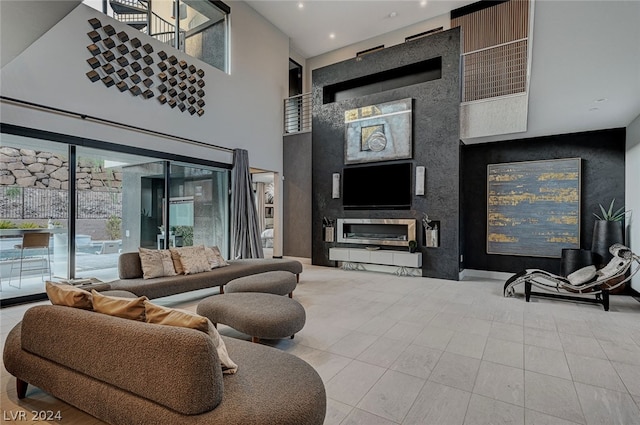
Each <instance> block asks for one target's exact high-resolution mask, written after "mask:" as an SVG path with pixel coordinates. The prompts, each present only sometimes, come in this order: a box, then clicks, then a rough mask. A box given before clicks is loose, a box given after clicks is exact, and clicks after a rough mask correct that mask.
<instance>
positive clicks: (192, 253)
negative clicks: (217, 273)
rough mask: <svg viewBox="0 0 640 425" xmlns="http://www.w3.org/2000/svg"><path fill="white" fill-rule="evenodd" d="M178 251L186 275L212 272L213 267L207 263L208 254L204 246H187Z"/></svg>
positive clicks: (177, 249)
mask: <svg viewBox="0 0 640 425" xmlns="http://www.w3.org/2000/svg"><path fill="white" fill-rule="evenodd" d="M176 251H177V252H178V255H179V256H180V263H181V264H182V268H183V270H184V274H196V273H202V272H206V271H207V270H211V265H210V264H209V262H208V261H207V254H206V253H205V251H204V245H198V246H185V247H182V248H176Z"/></svg>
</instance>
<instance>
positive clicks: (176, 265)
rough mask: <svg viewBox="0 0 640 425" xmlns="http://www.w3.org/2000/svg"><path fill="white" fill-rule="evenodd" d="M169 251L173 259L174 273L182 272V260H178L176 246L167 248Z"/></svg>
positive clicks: (178, 255)
mask: <svg viewBox="0 0 640 425" xmlns="http://www.w3.org/2000/svg"><path fill="white" fill-rule="evenodd" d="M169 252H170V253H171V261H173V268H174V269H175V271H176V274H184V268H183V267H182V262H181V261H180V254H179V253H178V248H169Z"/></svg>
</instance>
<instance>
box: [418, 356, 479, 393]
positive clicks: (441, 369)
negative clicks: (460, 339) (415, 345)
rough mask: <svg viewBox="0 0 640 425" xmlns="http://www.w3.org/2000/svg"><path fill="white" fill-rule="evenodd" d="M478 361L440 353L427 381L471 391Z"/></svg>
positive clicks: (476, 373)
mask: <svg viewBox="0 0 640 425" xmlns="http://www.w3.org/2000/svg"><path fill="white" fill-rule="evenodd" d="M479 368H480V360H478V359H474V358H471V357H465V356H460V355H458V354H454V353H447V352H444V353H442V356H440V360H438V364H436V367H435V368H434V369H433V371H432V372H431V376H429V380H430V381H433V382H437V383H439V384H443V385H448V386H450V387H454V388H459V389H461V390H464V391H471V390H473V385H474V384H475V381H476V376H477V375H478V369H479Z"/></svg>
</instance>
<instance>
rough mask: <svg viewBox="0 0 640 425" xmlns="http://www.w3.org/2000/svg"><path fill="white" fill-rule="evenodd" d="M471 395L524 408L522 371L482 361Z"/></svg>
mask: <svg viewBox="0 0 640 425" xmlns="http://www.w3.org/2000/svg"><path fill="white" fill-rule="evenodd" d="M473 393H474V394H480V395H483V396H486V397H490V398H493V399H496V400H500V401H504V402H506V403H511V404H515V405H518V406H524V370H522V369H518V368H514V367H510V366H504V365H500V364H497V363H491V362H486V361H483V362H481V363H480V369H479V370H478V377H477V378H476V383H475V386H474V387H473Z"/></svg>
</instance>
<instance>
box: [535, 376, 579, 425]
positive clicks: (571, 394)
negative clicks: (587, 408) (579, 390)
mask: <svg viewBox="0 0 640 425" xmlns="http://www.w3.org/2000/svg"><path fill="white" fill-rule="evenodd" d="M524 405H525V407H526V408H528V409H533V410H537V411H538V412H542V413H546V414H548V415H551V416H557V417H559V418H562V419H566V420H568V421H572V422H576V423H579V424H585V423H586V422H585V419H584V416H583V415H582V409H581V407H580V402H579V401H578V395H577V394H576V390H575V387H574V386H573V382H572V381H568V380H566V379H561V378H556V377H554V376H548V375H543V374H540V373H536V372H529V371H525V372H524Z"/></svg>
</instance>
